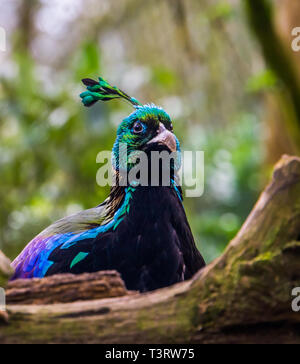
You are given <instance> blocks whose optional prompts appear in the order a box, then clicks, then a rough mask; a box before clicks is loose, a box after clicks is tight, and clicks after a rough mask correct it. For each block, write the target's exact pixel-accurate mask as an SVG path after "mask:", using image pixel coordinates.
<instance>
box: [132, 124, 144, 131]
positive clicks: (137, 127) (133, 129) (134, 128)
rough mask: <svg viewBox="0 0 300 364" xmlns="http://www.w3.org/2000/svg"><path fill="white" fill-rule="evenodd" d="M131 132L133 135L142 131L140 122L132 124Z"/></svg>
mask: <svg viewBox="0 0 300 364" xmlns="http://www.w3.org/2000/svg"><path fill="white" fill-rule="evenodd" d="M132 131H133V133H134V134H141V133H142V132H143V131H144V128H143V125H142V124H141V123H140V122H138V121H136V122H135V123H134V124H133V127H132Z"/></svg>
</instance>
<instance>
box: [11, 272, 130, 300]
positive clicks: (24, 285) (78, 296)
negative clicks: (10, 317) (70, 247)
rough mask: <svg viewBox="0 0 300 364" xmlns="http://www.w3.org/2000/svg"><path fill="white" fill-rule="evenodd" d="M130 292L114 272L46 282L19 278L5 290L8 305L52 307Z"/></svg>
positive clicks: (70, 276) (50, 279)
mask: <svg viewBox="0 0 300 364" xmlns="http://www.w3.org/2000/svg"><path fill="white" fill-rule="evenodd" d="M127 294H131V292H128V291H127V289H126V287H125V284H124V282H123V280H122V279H121V276H120V274H119V273H118V272H115V271H103V272H97V273H86V274H80V275H74V274H58V275H55V276H51V277H47V278H44V279H19V280H16V281H13V282H10V283H9V284H8V286H7V288H6V302H7V304H9V305H18V304H23V305H24V304H26V305H28V304H29V305H33V304H35V305H49V304H53V303H67V302H75V301H87V300H89V299H91V297H92V298H93V299H101V298H109V297H121V296H125V295H127Z"/></svg>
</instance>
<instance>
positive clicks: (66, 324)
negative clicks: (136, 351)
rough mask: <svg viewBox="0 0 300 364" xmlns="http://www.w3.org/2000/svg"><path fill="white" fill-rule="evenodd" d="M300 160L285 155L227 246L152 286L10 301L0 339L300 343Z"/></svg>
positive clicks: (3, 341) (55, 341)
mask: <svg viewBox="0 0 300 364" xmlns="http://www.w3.org/2000/svg"><path fill="white" fill-rule="evenodd" d="M299 257H300V159H299V158H296V157H283V158H282V159H281V161H280V162H279V163H278V164H277V166H276V168H275V172H274V176H273V179H272V181H271V183H270V185H269V186H268V187H267V188H266V190H265V191H264V192H263V194H262V195H261V197H260V199H259V201H258V203H257V204H256V206H255V208H254V210H253V211H252V213H251V214H250V216H249V218H248V219H247V221H246V222H245V224H244V226H243V227H242V229H241V231H240V232H239V234H238V235H237V237H236V238H235V239H234V240H233V241H232V242H231V243H230V244H229V246H228V248H227V249H226V251H225V253H224V254H223V255H222V256H221V257H220V258H219V259H217V260H216V261H214V262H213V263H212V264H210V265H209V266H207V267H206V268H205V269H204V270H202V271H200V272H199V273H198V274H197V275H196V276H195V277H194V278H193V280H191V281H188V282H184V283H182V284H178V285H175V286H172V287H169V288H165V289H161V290H158V291H156V292H153V293H147V294H132V295H128V296H125V297H118V298H106V299H101V300H92V297H91V300H89V301H84V302H83V301H81V302H78V301H77V302H74V303H68V304H51V305H22V306H20V305H15V306H13V305H9V306H8V307H7V311H8V314H9V317H10V320H9V323H8V324H6V325H3V324H2V326H0V342H1V343H152V344H154V343H181V344H182V343H299V342H300V331H299V327H300V326H299V325H300V314H299V313H295V312H293V311H292V308H291V302H292V296H291V292H292V289H293V288H295V287H297V286H300V273H299V272H300V259H299Z"/></svg>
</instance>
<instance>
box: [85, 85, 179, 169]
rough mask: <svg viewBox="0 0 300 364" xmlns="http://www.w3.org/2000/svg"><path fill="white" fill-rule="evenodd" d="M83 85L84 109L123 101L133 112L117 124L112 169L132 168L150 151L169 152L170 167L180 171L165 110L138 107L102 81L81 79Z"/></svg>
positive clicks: (174, 137) (148, 154) (175, 144)
mask: <svg viewBox="0 0 300 364" xmlns="http://www.w3.org/2000/svg"><path fill="white" fill-rule="evenodd" d="M83 83H84V84H85V85H86V86H87V91H86V92H84V93H82V94H81V95H80V97H81V98H82V102H83V104H84V105H85V106H87V107H89V106H92V105H94V104H95V103H96V102H97V101H109V100H112V99H123V100H125V101H127V102H129V103H130V104H131V105H132V106H133V107H134V109H135V110H134V112H133V113H132V114H130V115H129V116H128V117H127V118H125V119H124V120H123V121H122V122H121V123H120V125H119V127H118V130H117V138H116V141H115V144H114V147H113V166H114V168H115V169H116V170H117V171H118V172H119V171H121V170H122V171H123V170H127V171H129V170H130V169H131V168H133V167H134V165H135V164H136V163H137V161H138V160H139V155H140V153H141V152H144V153H145V154H146V155H147V156H148V157H150V154H151V152H162V151H164V152H167V153H169V154H171V153H173V155H174V159H175V163H174V165H173V167H174V168H175V170H177V169H179V168H180V162H181V158H180V144H179V141H178V139H177V137H176V136H175V134H174V132H173V124H172V121H171V118H170V116H169V115H168V114H167V112H166V111H164V110H163V109H162V108H161V107H158V106H156V105H154V104H146V105H142V104H141V103H140V102H139V101H138V100H137V99H135V98H133V97H130V96H129V95H127V94H126V93H125V92H123V91H121V90H120V89H118V88H117V87H115V86H114V87H113V86H111V85H110V84H108V83H107V82H106V81H105V80H103V79H102V78H99V82H97V81H94V80H91V79H84V80H83Z"/></svg>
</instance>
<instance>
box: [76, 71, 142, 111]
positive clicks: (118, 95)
mask: <svg viewBox="0 0 300 364" xmlns="http://www.w3.org/2000/svg"><path fill="white" fill-rule="evenodd" d="M82 82H83V84H84V85H85V86H86V88H87V91H85V92H83V93H82V94H80V97H81V99H82V102H83V104H84V106H87V107H90V106H92V105H94V104H95V103H96V102H97V101H110V100H114V99H123V100H125V101H127V102H129V103H130V104H131V105H132V106H133V107H134V108H136V107H138V106H143V105H142V104H141V103H140V102H139V101H138V100H137V99H135V98H134V97H131V96H129V95H127V94H126V93H125V92H124V91H122V90H120V89H119V88H118V87H116V86H111V85H110V84H109V83H108V82H107V81H105V80H104V79H103V78H102V77H99V81H95V80H92V79H90V78H85V79H83V80H82Z"/></svg>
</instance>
